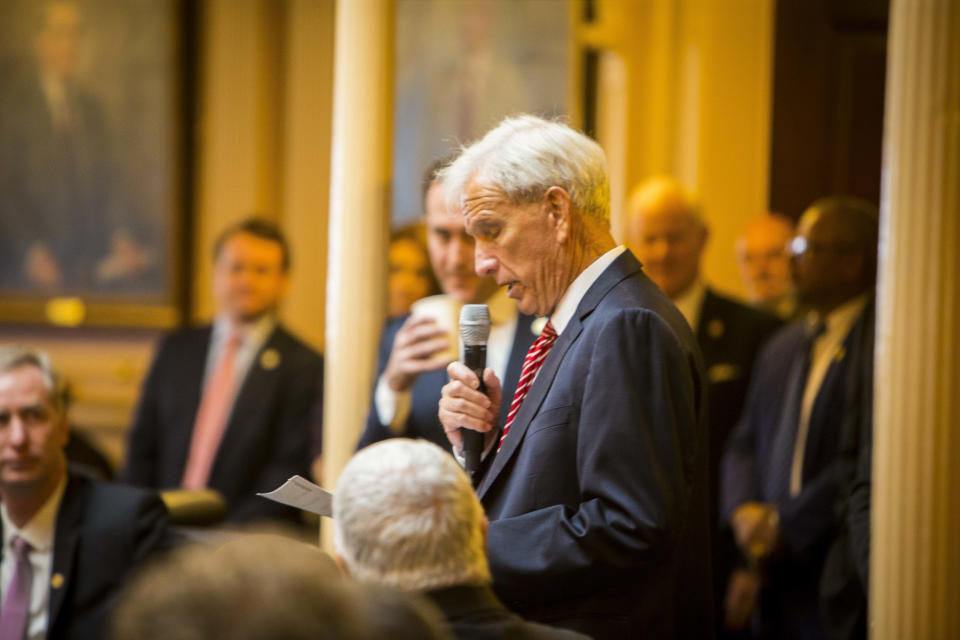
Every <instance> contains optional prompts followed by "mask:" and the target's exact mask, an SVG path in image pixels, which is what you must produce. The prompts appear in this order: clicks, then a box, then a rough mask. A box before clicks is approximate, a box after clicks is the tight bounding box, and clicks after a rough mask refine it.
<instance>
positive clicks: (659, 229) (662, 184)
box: [629, 177, 780, 629]
mask: <svg viewBox="0 0 960 640" xmlns="http://www.w3.org/2000/svg"><path fill="white" fill-rule="evenodd" d="M629 209H630V240H629V244H630V246H631V248H632V249H633V250H634V251H635V252H636V254H637V258H639V260H640V262H641V263H642V264H643V266H644V268H645V269H646V271H647V273H649V274H650V278H651V279H652V280H653V281H654V282H656V283H657V285H658V286H659V287H660V288H661V289H662V290H663V292H664V293H666V294H667V295H668V296H669V297H670V299H671V300H672V301H673V302H674V304H676V305H677V307H678V308H679V309H680V311H681V312H682V313H683V315H684V317H685V318H686V319H687V322H688V323H690V326H691V327H692V328H693V330H694V333H695V334H696V336H697V342H698V343H699V345H700V350H701V351H702V352H703V361H704V366H705V367H706V369H707V389H708V392H707V396H708V404H707V407H708V411H709V414H708V422H709V426H710V485H711V522H712V525H713V526H714V527H715V528H718V525H719V508H718V503H719V497H718V496H719V489H718V487H719V474H720V458H721V456H722V455H723V448H724V445H725V444H726V441H727V438H728V436H729V435H730V432H731V431H733V427H734V425H735V424H736V422H737V419H738V418H739V417H740V410H741V409H742V407H743V400H744V397H745V396H746V393H747V383H748V382H749V380H750V372H751V370H752V368H753V361H754V359H755V358H756V355H757V352H758V351H759V350H760V347H761V345H762V344H763V342H764V340H766V339H767V338H768V337H769V336H770V334H772V333H773V332H774V331H775V330H776V329H777V328H778V327H779V326H780V322H779V321H778V320H777V319H776V318H775V317H774V316H772V315H769V314H767V313H763V312H761V311H758V310H756V309H752V308H750V307H748V306H747V305H744V304H740V303H739V302H736V301H734V300H732V299H730V298H727V297H726V296H722V295H720V294H718V293H717V292H716V291H714V290H713V289H711V288H710V287H709V286H707V285H706V284H705V283H704V281H703V277H702V275H701V266H700V262H701V259H702V258H703V250H704V249H705V248H706V244H707V238H708V236H709V229H708V228H707V225H706V223H705V222H704V220H703V218H702V216H701V214H700V208H699V205H698V204H697V203H696V202H695V201H694V199H693V197H692V196H691V195H690V194H689V193H688V192H687V191H686V190H685V189H684V188H683V187H682V186H681V185H680V184H679V183H678V182H677V181H676V180H674V179H672V178H667V177H655V178H651V179H650V180H647V181H646V182H644V183H643V184H641V185H640V186H638V187H637V188H636V189H635V190H634V192H633V194H632V195H631V197H630V202H629ZM713 551H714V555H713V561H714V564H713V570H714V580H715V586H714V590H715V596H716V603H717V605H718V607H721V608H720V609H719V610H720V611H723V612H724V615H723V616H718V623H721V625H722V627H725V628H732V629H736V628H740V627H742V626H743V625H744V624H745V623H746V621H747V620H748V619H749V603H750V601H751V600H752V598H751V597H750V596H751V593H752V591H754V590H755V587H756V580H755V579H753V577H752V576H750V575H748V574H746V573H744V572H740V571H736V572H734V568H735V566H736V565H737V564H738V562H737V561H738V554H737V551H736V546H735V545H734V543H733V538H732V536H731V534H730V531H729V530H726V529H725V528H718V530H717V531H716V532H715V533H714V539H713ZM728 583H730V585H731V587H732V590H733V593H731V600H730V602H729V606H728V603H727V602H726V600H727V598H726V594H727V591H728ZM744 592H746V593H745V597H743V595H744Z"/></svg>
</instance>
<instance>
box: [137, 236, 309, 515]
mask: <svg viewBox="0 0 960 640" xmlns="http://www.w3.org/2000/svg"><path fill="white" fill-rule="evenodd" d="M214 258H215V263H214V271H213V291H214V298H215V299H216V303H217V317H216V319H215V320H214V323H213V325H212V326H211V325H208V326H204V327H199V328H190V329H183V330H180V331H175V332H173V333H171V334H170V335H168V336H166V338H164V340H163V342H162V343H161V344H160V347H159V349H158V350H157V355H156V357H155V359H154V362H153V365H152V367H151V368H150V373H149V375H148V376H147V379H146V382H145V383H144V386H143V392H142V395H141V399H140V406H139V407H138V409H137V413H136V418H135V421H134V424H133V427H132V429H131V430H130V436H129V441H128V447H127V460H126V465H125V469H124V472H123V474H122V478H123V479H124V480H125V481H127V482H130V483H132V484H137V485H141V486H145V487H153V488H157V489H161V488H175V487H184V488H187V489H199V488H204V487H210V488H213V489H216V490H217V491H219V492H220V493H221V494H222V495H223V497H224V498H225V500H226V502H227V509H228V513H227V519H228V520H231V521H247V520H254V519H261V518H280V519H291V518H296V517H298V514H297V512H296V511H294V510H292V509H290V508H288V507H284V506H283V505H279V504H276V503H273V502H271V501H269V500H265V499H263V498H261V497H259V496H257V495H256V493H257V492H262V491H271V490H273V489H275V488H277V487H278V486H279V485H280V484H282V483H283V482H284V481H285V480H286V479H287V478H289V477H290V476H292V475H295V474H300V475H307V474H308V473H309V468H310V462H311V461H310V453H311V450H312V448H311V437H312V429H311V419H312V416H315V415H319V412H318V411H317V410H316V407H315V405H317V404H318V403H319V402H320V398H321V393H322V377H323V360H322V359H321V357H320V356H319V355H318V354H317V353H316V352H315V351H314V350H313V349H311V348H310V347H308V346H307V345H305V344H303V343H302V342H300V341H299V340H298V339H297V338H296V337H294V336H293V335H291V334H290V333H289V332H288V331H287V330H286V329H284V328H283V326H282V325H281V324H280V323H279V322H278V320H277V317H276V312H277V307H278V305H279V304H280V301H281V299H282V298H283V294H284V292H285V291H286V287H287V280H288V277H289V268H290V256H289V251H288V248H287V244H286V241H285V240H284V238H283V236H282V235H281V234H280V232H279V230H278V229H277V228H276V227H275V226H274V225H273V224H271V223H268V222H265V221H263V220H259V219H256V218H252V219H248V220H245V221H243V222H240V223H237V224H235V225H233V226H231V227H229V228H228V229H227V230H225V231H224V232H223V233H222V234H221V236H220V238H219V239H218V240H217V243H216V246H215V250H214Z"/></svg>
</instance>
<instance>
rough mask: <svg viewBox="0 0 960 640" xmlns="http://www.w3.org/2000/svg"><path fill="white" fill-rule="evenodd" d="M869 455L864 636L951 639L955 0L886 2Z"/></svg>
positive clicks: (956, 368)
mask: <svg viewBox="0 0 960 640" xmlns="http://www.w3.org/2000/svg"><path fill="white" fill-rule="evenodd" d="M884 126H885V131H884V152H883V193H882V197H881V203H882V206H881V235H880V251H881V265H880V266H881V269H880V288H879V297H878V319H877V321H878V325H877V351H876V353H877V362H876V379H875V384H876V394H875V395H876V400H875V406H874V409H875V424H874V451H873V456H874V457H873V494H872V505H873V508H872V527H871V529H872V542H873V545H872V556H871V563H870V625H871V637H873V638H897V639H899V638H958V637H960V546H958V544H957V533H958V532H960V509H958V508H957V505H958V504H960V502H958V500H960V3H957V2H956V1H955V0H923V1H919V0H893V2H892V3H891V7H890V32H889V41H888V53H887V96H886V119H885V125H884Z"/></svg>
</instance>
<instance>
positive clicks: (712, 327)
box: [707, 318, 726, 340]
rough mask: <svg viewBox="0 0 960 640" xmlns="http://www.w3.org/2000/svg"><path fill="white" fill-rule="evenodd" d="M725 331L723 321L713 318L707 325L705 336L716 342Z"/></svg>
mask: <svg viewBox="0 0 960 640" xmlns="http://www.w3.org/2000/svg"><path fill="white" fill-rule="evenodd" d="M725 330H726V327H725V326H723V320H721V319H720V318H714V319H713V320H711V321H710V322H708V323H707V335H708V336H710V337H711V338H713V339H714V340H716V339H717V338H720V337H721V336H723V332H724V331H725Z"/></svg>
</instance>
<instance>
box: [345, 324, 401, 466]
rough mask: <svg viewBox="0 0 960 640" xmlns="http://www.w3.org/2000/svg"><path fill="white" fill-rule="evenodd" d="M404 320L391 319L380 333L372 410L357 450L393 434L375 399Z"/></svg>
mask: <svg viewBox="0 0 960 640" xmlns="http://www.w3.org/2000/svg"><path fill="white" fill-rule="evenodd" d="M404 320H406V316H404V317H403V318H400V319H397V320H392V321H389V322H388V323H387V324H386V326H385V327H384V329H383V332H382V333H381V334H380V347H379V349H378V352H377V375H376V377H375V378H374V380H373V387H372V388H371V391H370V410H369V411H367V422H366V425H365V427H364V430H363V434H362V435H361V436H360V440H359V441H358V442H357V450H360V449H363V448H364V447H366V446H368V445H371V444H373V443H374V442H379V441H381V440H386V439H387V438H389V437H391V436H392V435H393V432H391V431H390V426H389V425H385V424H383V423H382V422H380V417H379V416H378V415H377V407H376V403H375V401H374V393H375V389H376V385H377V380H379V379H380V376H381V374H383V370H384V369H386V368H387V361H388V360H389V359H390V351H392V350H393V340H394V338H395V337H396V336H397V331H398V330H399V329H400V326H401V325H402V324H403V321H404Z"/></svg>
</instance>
